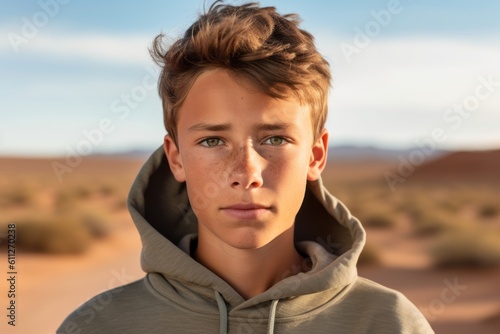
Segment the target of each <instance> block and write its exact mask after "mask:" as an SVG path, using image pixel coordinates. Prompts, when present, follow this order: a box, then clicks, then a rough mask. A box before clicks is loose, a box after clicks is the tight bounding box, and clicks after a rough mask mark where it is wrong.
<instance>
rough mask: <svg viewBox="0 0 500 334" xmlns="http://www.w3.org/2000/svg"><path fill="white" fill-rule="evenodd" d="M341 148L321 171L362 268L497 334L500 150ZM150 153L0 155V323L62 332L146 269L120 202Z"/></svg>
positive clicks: (447, 314)
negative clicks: (10, 258)
mask: <svg viewBox="0 0 500 334" xmlns="http://www.w3.org/2000/svg"><path fill="white" fill-rule="evenodd" d="M335 152H336V151H335V149H332V150H331V157H330V158H331V159H330V163H329V164H328V166H327V168H326V170H325V172H324V174H323V179H324V182H325V184H326V186H327V187H328V189H329V190H330V192H331V193H333V194H334V195H336V196H337V197H338V198H339V199H340V200H342V201H343V202H344V203H346V204H347V206H348V207H349V208H350V210H351V211H352V212H353V214H354V215H355V216H357V217H358V218H360V220H361V221H362V223H363V225H364V226H365V228H366V230H367V234H368V241H367V246H366V249H365V251H364V252H363V254H362V258H361V260H360V264H359V273H360V275H361V276H364V277H368V278H370V279H373V280H375V281H377V282H379V283H381V284H384V285H386V286H389V287H392V288H395V289H397V290H399V291H401V292H403V293H404V294H405V295H406V296H407V297H408V298H409V299H410V300H411V301H412V302H413V303H414V304H416V305H417V307H418V308H419V309H420V310H421V311H422V313H423V314H424V315H425V316H426V317H427V319H428V320H429V321H430V323H431V325H432V326H433V328H434V330H435V331H436V333H458V334H460V333H470V332H475V333H499V332H500V288H499V287H498V282H500V200H499V199H500V173H499V172H498V171H499V170H500V151H481V152H451V153H450V152H448V153H442V154H440V155H438V156H435V157H433V158H427V159H425V161H423V162H422V161H419V163H418V164H416V163H412V161H413V160H414V159H413V160H412V156H411V151H410V153H409V154H410V155H406V153H400V154H399V155H398V154H395V155H393V156H392V157H391V156H389V157H388V156H385V157H383V158H377V154H373V155H371V156H367V155H364V154H362V155H359V154H358V155H356V154H354V155H348V156H336V154H335ZM375 153H376V152H375ZM145 159H146V155H144V154H135V155H112V156H88V157H83V159H82V160H81V161H80V163H78V164H76V163H75V164H74V165H73V166H72V167H71V168H69V169H67V170H66V172H65V173H64V174H59V177H58V175H57V173H55V172H54V163H56V166H57V163H59V164H61V165H64V164H67V161H66V160H65V159H64V158H56V159H50V158H43V159H41V158H39V159H37V158H30V159H27V158H8V157H3V158H0V233H1V234H0V247H1V250H0V256H1V258H2V260H1V263H2V265H1V267H2V272H3V274H4V275H6V272H7V271H8V263H7V244H8V240H7V235H8V226H9V224H15V225H16V237H17V240H16V248H17V253H16V270H17V281H16V284H17V285H16V289H17V291H16V292H17V295H16V307H17V310H16V326H15V327H13V326H9V325H7V323H6V321H5V316H2V318H3V319H4V321H2V322H1V323H0V332H1V333H30V334H31V333H42V334H49V333H55V330H56V328H57V327H58V325H59V324H60V323H61V322H62V320H63V319H64V318H65V317H66V316H67V315H68V313H69V312H71V311H72V310H74V309H75V308H76V307H77V306H78V305H80V304H82V303H83V302H85V301H86V300H88V299H89V298H91V297H92V296H94V295H96V294H97V293H99V292H102V291H104V290H107V289H110V288H113V287H117V286H120V285H123V284H127V283H129V282H132V281H134V280H137V279H140V278H141V277H143V276H144V273H143V272H142V270H141V268H140V251H141V243H140V239H139V235H138V233H137V231H136V230H135V227H134V225H133V223H132V221H131V219H130V218H129V215H128V212H127V209H126V206H125V200H126V196H127V193H128V190H129V188H130V185H131V183H132V182H133V179H134V177H135V175H136V174H137V172H138V170H139V168H140V167H141V165H142V164H143V162H144V161H145ZM1 281H2V285H1V287H0V289H1V291H0V296H1V298H0V303H1V304H0V305H1V308H2V309H4V310H5V308H6V307H7V305H8V304H7V303H8V302H9V301H8V300H7V298H6V297H7V296H6V292H7V290H8V286H7V284H6V279H4V278H2V280H1ZM95 307H96V308H97V309H98V308H99V307H102V305H96V306H95ZM4 312H5V311H4Z"/></svg>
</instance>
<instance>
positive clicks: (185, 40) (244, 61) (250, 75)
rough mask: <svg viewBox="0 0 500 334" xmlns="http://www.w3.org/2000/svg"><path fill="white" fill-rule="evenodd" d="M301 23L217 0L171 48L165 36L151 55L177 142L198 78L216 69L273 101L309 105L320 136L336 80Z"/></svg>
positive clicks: (266, 10) (273, 11) (167, 120)
mask: <svg viewBox="0 0 500 334" xmlns="http://www.w3.org/2000/svg"><path fill="white" fill-rule="evenodd" d="M299 22H300V20H299V17H298V16H297V15H295V14H288V15H280V14H278V13H277V12H276V8H274V7H259V4H257V3H248V4H244V5H241V6H232V5H226V4H223V3H221V1H216V2H214V3H213V4H212V5H211V6H210V8H209V10H208V12H206V13H205V14H203V15H201V16H200V17H199V19H198V20H197V21H196V22H195V23H194V24H193V25H192V26H191V27H189V28H188V29H187V31H186V33H185V34H184V36H183V37H182V38H180V39H179V40H177V41H176V42H175V43H174V44H173V45H172V46H170V47H169V48H166V47H165V46H164V44H163V37H164V36H163V34H160V35H158V36H156V38H155V39H154V41H153V45H152V49H151V50H150V52H151V55H152V57H153V59H154V60H155V62H156V63H157V64H159V65H160V66H162V68H163V69H162V72H161V74H160V77H159V82H158V90H159V93H160V97H161V98H162V102H163V116H164V123H165V128H166V129H167V131H168V133H169V134H170V135H171V136H172V138H173V139H174V141H175V142H177V136H176V134H177V133H176V124H177V113H178V110H179V109H180V107H181V105H182V103H183V101H184V99H185V98H186V96H187V94H188V92H189V90H190V89H191V86H192V85H193V83H194V81H195V80H196V78H197V77H198V76H199V75H200V74H201V73H203V72H204V71H206V70H207V69H213V68H223V69H227V70H229V71H232V72H233V73H235V74H237V75H241V76H243V77H245V78H247V79H248V80H250V81H251V82H252V83H253V84H254V85H255V86H256V87H257V88H258V89H259V90H260V91H262V92H263V93H265V94H267V95H269V96H271V97H274V98H287V97H290V95H293V96H294V97H295V98H297V99H298V101H299V102H300V103H301V104H302V105H309V106H310V108H311V120H312V123H313V133H314V137H315V138H318V136H319V134H320V133H321V131H322V130H323V128H324V125H325V121H326V115H327V110H328V89H329V87H330V78H331V76H330V70H329V65H328V62H327V61H326V60H325V59H324V58H323V57H322V56H321V55H320V54H319V52H318V51H317V49H316V47H315V45H314V38H313V36H312V35H311V34H310V33H308V32H307V31H304V30H302V29H299V27H298V25H299Z"/></svg>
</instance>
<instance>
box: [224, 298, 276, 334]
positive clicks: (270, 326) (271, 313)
mask: <svg viewBox="0 0 500 334" xmlns="http://www.w3.org/2000/svg"><path fill="white" fill-rule="evenodd" d="M215 300H216V301H217V307H218V308H219V317H220V320H219V333H220V334H227V307H226V302H225V301H224V298H222V296H221V295H220V293H219V291H217V290H215ZM278 302H279V299H275V300H273V301H272V303H271V308H270V310H269V321H268V323H267V334H274V322H275V320H276V307H277V306H278Z"/></svg>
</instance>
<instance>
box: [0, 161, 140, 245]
mask: <svg viewBox="0 0 500 334" xmlns="http://www.w3.org/2000/svg"><path fill="white" fill-rule="evenodd" d="M50 163H51V160H43V159H42V160H38V159H34V160H23V159H14V160H9V159H5V161H2V166H1V168H2V170H1V174H0V185H1V187H0V209H1V210H2V211H1V213H2V215H1V216H0V229H2V230H6V226H7V224H10V223H15V224H16V226H17V230H18V233H17V238H18V245H19V247H20V249H21V250H22V251H27V252H47V253H59V254H61V253H79V252H83V251H85V250H86V249H87V248H88V247H89V246H90V245H91V244H92V242H93V240H96V239H99V238H105V237H107V236H108V235H110V234H111V233H113V228H114V225H115V222H114V220H115V219H116V218H114V217H115V216H116V215H117V214H121V213H122V212H123V211H124V210H126V206H125V199H126V197H127V193H128V189H129V187H130V185H131V183H132V180H133V178H134V177H135V174H136V171H137V169H138V168H139V167H140V165H141V164H142V161H124V160H118V159H115V160H113V159H110V160H105V159H102V158H92V157H91V158H87V160H86V161H85V163H86V164H85V163H84V164H83V165H82V166H81V167H78V168H77V169H75V171H74V172H73V173H71V174H67V175H66V176H65V179H64V182H62V183H59V182H58V180H57V178H56V177H55V175H54V173H53V171H52V170H51V169H50ZM21 173H22V174H21ZM21 176H22V177H21Z"/></svg>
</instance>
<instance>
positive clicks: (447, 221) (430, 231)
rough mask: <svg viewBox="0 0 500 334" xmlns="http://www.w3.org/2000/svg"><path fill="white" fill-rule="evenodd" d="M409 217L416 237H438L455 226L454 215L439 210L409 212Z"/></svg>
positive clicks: (429, 209)
mask: <svg viewBox="0 0 500 334" xmlns="http://www.w3.org/2000/svg"><path fill="white" fill-rule="evenodd" d="M409 216H410V220H411V222H412V224H413V233H414V234H415V235H416V236H435V235H439V234H441V233H443V232H446V231H448V230H450V229H451V228H453V226H455V225H456V224H457V218H456V217H454V215H452V214H450V213H448V212H446V211H444V210H440V209H439V208H432V207H431V208H428V209H421V210H418V211H417V210H414V211H410V212H409Z"/></svg>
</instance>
